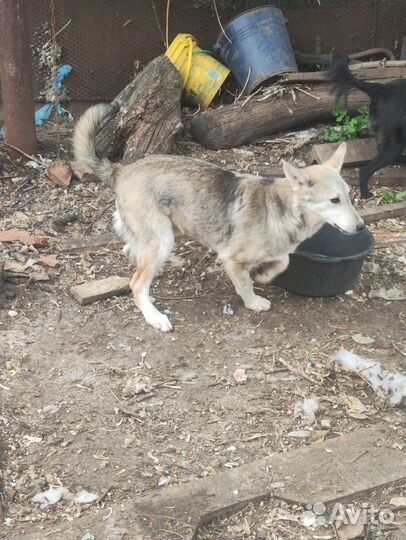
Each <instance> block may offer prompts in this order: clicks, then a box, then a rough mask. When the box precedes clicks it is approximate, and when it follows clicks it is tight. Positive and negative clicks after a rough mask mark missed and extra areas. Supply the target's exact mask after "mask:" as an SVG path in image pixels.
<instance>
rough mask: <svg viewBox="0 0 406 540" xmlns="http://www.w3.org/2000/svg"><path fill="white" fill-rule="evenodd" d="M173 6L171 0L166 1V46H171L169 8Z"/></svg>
mask: <svg viewBox="0 0 406 540" xmlns="http://www.w3.org/2000/svg"><path fill="white" fill-rule="evenodd" d="M170 7H171V0H167V2H166V21H165V36H166V48H168V47H169V10H170Z"/></svg>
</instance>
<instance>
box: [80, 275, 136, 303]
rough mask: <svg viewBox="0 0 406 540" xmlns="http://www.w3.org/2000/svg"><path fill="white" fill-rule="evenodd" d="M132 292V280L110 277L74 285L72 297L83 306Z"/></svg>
mask: <svg viewBox="0 0 406 540" xmlns="http://www.w3.org/2000/svg"><path fill="white" fill-rule="evenodd" d="M129 290H130V280H129V279H128V278H124V277H120V276H110V277H108V278H105V279H98V280H96V281H89V282H88V283H82V284H81V285H74V286H73V287H71V289H70V293H71V295H72V296H73V297H74V298H75V299H76V300H77V301H78V302H79V304H81V305H86V304H91V303H92V302H97V300H104V299H105V298H110V297H111V296H117V295H120V294H125V293H127V292H128V291H129Z"/></svg>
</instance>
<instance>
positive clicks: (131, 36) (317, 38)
mask: <svg viewBox="0 0 406 540" xmlns="http://www.w3.org/2000/svg"><path fill="white" fill-rule="evenodd" d="M50 1H52V0H30V1H29V2H28V3H27V4H28V9H29V25H30V33H31V44H32V52H33V61H34V75H35V92H36V98H37V99H39V98H41V97H43V96H44V94H45V92H46V89H47V86H48V85H49V73H50V63H51V62H52V58H51V56H50V50H51V49H50V20H51V7H50ZM53 1H54V4H55V14H56V27H57V29H58V30H60V33H59V34H58V36H57V42H58V60H59V61H60V62H63V63H67V64H70V65H71V66H72V68H73V71H72V73H71V75H70V76H69V79H68V82H67V90H68V94H69V97H70V98H71V99H72V100H75V101H107V100H111V99H112V98H113V97H114V96H115V95H116V94H118V93H119V92H120V90H121V89H122V88H123V87H124V86H125V85H126V84H127V83H128V82H129V81H130V80H131V78H132V76H133V73H134V64H135V62H138V63H139V64H140V65H141V66H142V65H144V64H145V63H147V62H148V61H150V60H151V59H152V58H154V57H155V56H157V55H159V54H161V53H163V52H164V51H165V35H166V31H167V30H168V35H169V41H171V40H172V39H173V38H174V37H175V36H176V34H177V33H181V32H184V33H191V34H193V35H195V36H196V38H197V39H198V41H199V44H200V45H201V46H202V47H203V48H211V47H212V45H213V43H214V42H215V40H216V38H217V36H218V34H219V31H220V28H219V23H218V20H217V17H216V14H215V10H214V9H213V0H171V2H170V9H169V20H168V29H167V28H166V8H167V0H53ZM270 3H272V4H273V5H277V6H279V7H281V8H282V9H283V11H284V13H285V16H286V18H287V20H288V30H289V34H290V37H291V40H292V42H293V45H294V48H295V49H297V50H299V51H301V52H305V53H331V52H333V51H335V52H339V53H342V54H349V53H352V52H357V51H360V50H364V49H368V48H372V47H384V48H387V49H390V50H392V51H393V52H394V53H395V54H396V55H398V54H399V51H400V47H401V41H402V37H403V36H404V35H406V2H405V0H274V1H272V2H269V1H268V2H266V1H258V0H257V1H255V0H217V6H218V12H219V16H220V19H221V21H222V23H223V25H224V24H226V22H227V21H228V20H229V19H230V18H231V17H232V16H234V15H236V14H237V13H239V12H241V11H242V10H244V9H249V8H253V7H257V6H260V5H264V4H270Z"/></svg>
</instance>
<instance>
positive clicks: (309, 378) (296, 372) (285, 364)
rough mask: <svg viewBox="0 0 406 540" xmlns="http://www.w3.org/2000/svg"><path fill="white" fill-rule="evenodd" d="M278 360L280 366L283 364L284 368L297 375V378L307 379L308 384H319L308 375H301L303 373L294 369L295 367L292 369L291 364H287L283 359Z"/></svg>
mask: <svg viewBox="0 0 406 540" xmlns="http://www.w3.org/2000/svg"><path fill="white" fill-rule="evenodd" d="M278 360H279V362H280V363H281V364H283V365H284V366H285V367H287V368H288V370H289V371H291V372H292V373H293V374H294V375H297V376H298V377H303V378H305V379H307V380H308V381H309V382H311V383H313V384H320V381H317V380H315V379H313V378H312V377H309V375H307V374H306V373H303V371H300V370H298V369H296V368H295V367H293V366H292V365H291V364H289V362H287V361H286V360H284V359H283V358H278Z"/></svg>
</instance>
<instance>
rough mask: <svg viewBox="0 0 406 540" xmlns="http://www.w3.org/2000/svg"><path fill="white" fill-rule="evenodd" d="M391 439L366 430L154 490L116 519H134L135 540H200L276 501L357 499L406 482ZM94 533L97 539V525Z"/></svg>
mask: <svg viewBox="0 0 406 540" xmlns="http://www.w3.org/2000/svg"><path fill="white" fill-rule="evenodd" d="M392 438H393V432H391V431H390V429H389V428H388V427H387V426H386V425H384V424H380V425H375V426H373V427H370V428H366V429H359V430H357V431H353V432H351V433H348V434H346V435H342V436H340V437H334V438H332V439H328V440H327V441H324V442H320V443H317V444H311V445H309V446H303V447H302V448H299V449H297V450H292V451H289V452H286V453H279V454H273V455H271V456H268V457H266V458H263V459H260V460H256V461H254V462H252V463H248V464H246V465H241V466H240V467H238V468H236V469H233V470H230V471H226V472H221V473H219V474H216V475H214V476H210V477H206V478H203V479H199V480H193V481H191V482H189V483H186V484H180V485H179V486H175V487H172V488H166V489H161V490H155V491H154V492H153V493H152V494H150V495H148V496H145V497H142V498H139V499H135V500H134V501H129V502H127V503H124V504H125V508H123V505H113V507H112V514H111V515H112V519H113V520H114V521H113V522H116V523H118V522H119V523H120V525H121V527H122V528H124V520H125V519H126V518H125V516H131V518H128V517H127V523H126V524H125V531H126V532H127V533H128V534H129V536H131V538H153V539H154V540H175V539H178V538H183V539H184V540H193V539H194V538H196V534H197V531H198V529H199V527H200V526H201V525H205V524H207V523H209V522H210V521H212V520H213V519H217V518H222V517H224V516H226V515H227V514H229V513H231V512H236V511H238V510H240V509H241V508H242V507H244V506H245V505H247V504H248V503H249V502H255V501H259V500H261V499H263V498H264V497H266V496H269V495H273V496H275V497H277V498H280V499H284V500H287V501H289V502H292V503H295V504H314V503H316V502H318V503H323V504H328V503H333V502H338V501H345V500H352V499H353V498H355V497H357V496H361V495H364V494H365V493H367V492H369V491H371V490H374V489H378V488H380V487H383V486H386V485H389V484H392V483H393V482H397V481H401V480H404V479H405V478H406V456H405V454H404V452H403V451H401V450H398V449H396V448H394V446H392V445H391V443H388V439H389V440H391V441H392ZM399 440H400V439H399ZM123 518H124V519H123ZM100 521H101V518H100ZM123 530H124V529H123ZM94 531H95V534H97V533H98V528H97V526H96V527H95V528H94ZM137 535H139V536H137Z"/></svg>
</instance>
